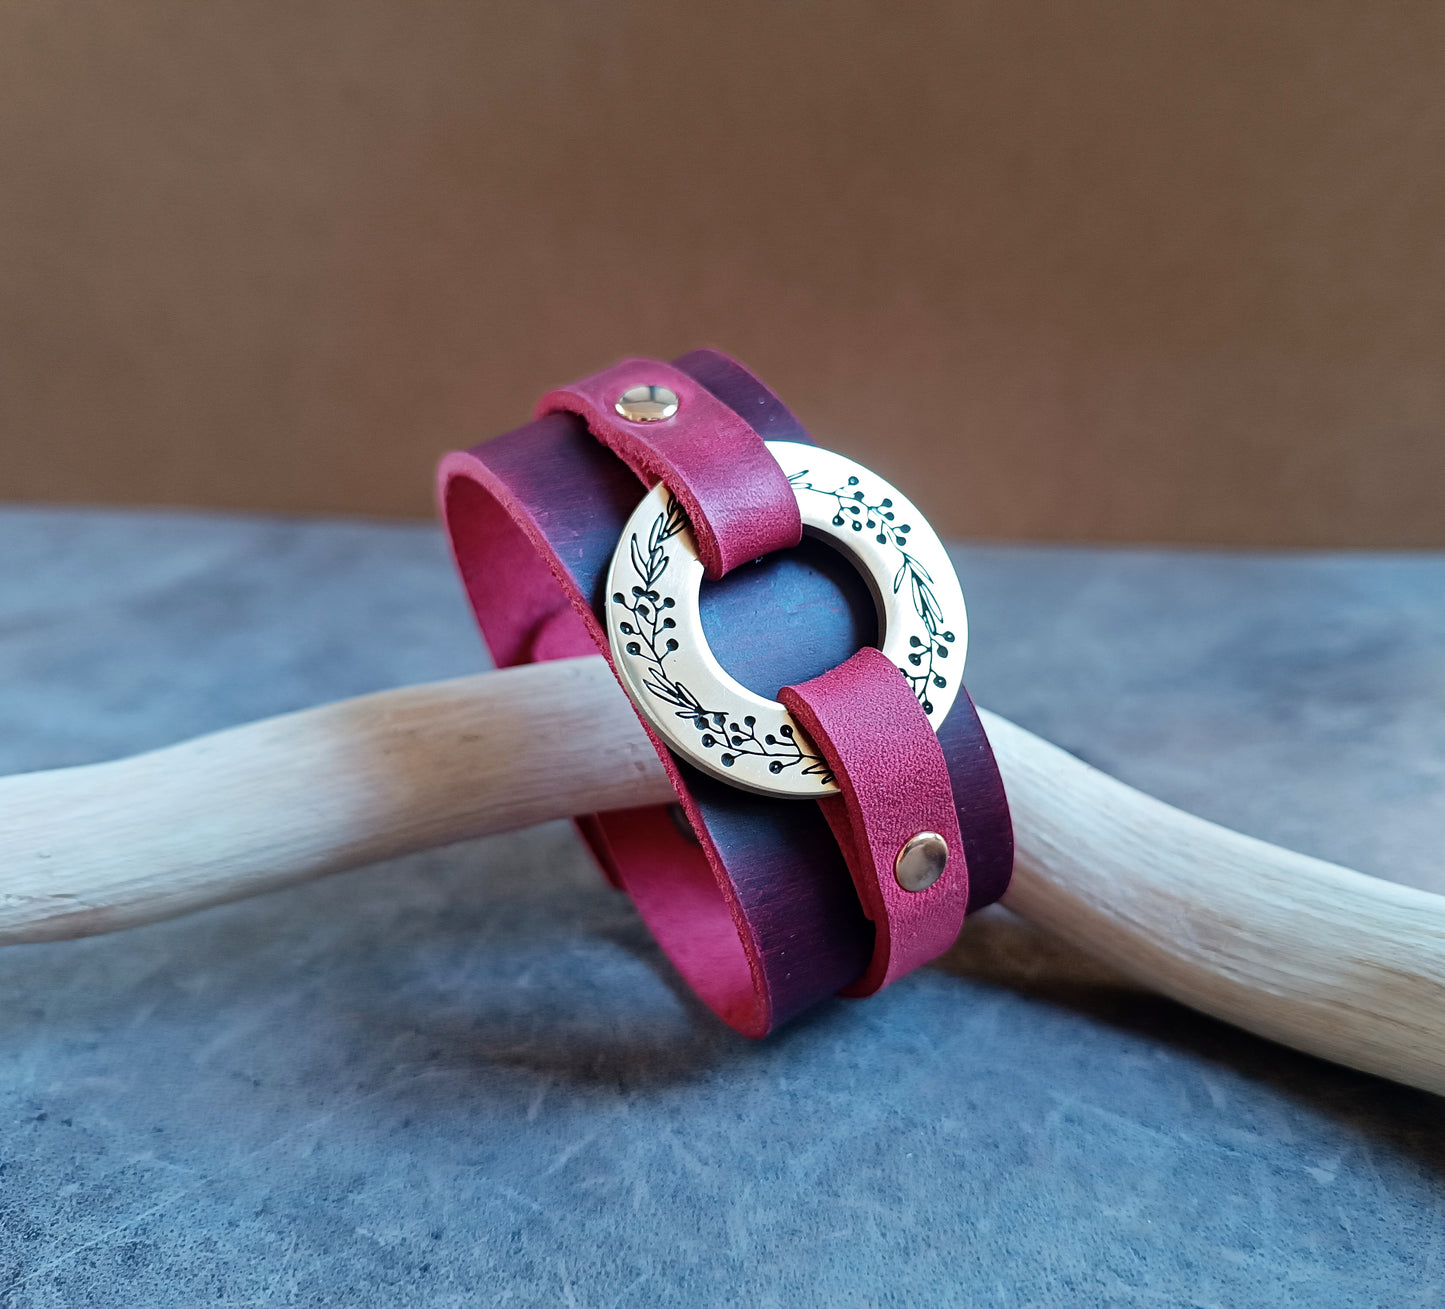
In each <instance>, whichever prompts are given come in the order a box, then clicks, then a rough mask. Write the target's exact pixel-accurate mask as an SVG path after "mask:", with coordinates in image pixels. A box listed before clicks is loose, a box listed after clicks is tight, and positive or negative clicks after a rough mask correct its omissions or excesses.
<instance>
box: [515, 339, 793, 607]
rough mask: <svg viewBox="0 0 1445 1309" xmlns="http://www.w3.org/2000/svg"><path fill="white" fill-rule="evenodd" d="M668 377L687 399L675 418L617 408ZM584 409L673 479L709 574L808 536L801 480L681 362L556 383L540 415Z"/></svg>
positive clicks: (646, 362)
mask: <svg viewBox="0 0 1445 1309" xmlns="http://www.w3.org/2000/svg"><path fill="white" fill-rule="evenodd" d="M642 385H648V386H665V387H667V388H668V389H669V390H670V391H672V392H674V393H675V394H676V396H677V398H678V407H677V412H676V413H675V414H674V415H673V416H672V417H671V418H664V419H660V420H657V421H654V422H632V421H630V420H628V419H626V418H623V417H622V416H621V415H620V414H619V413H618V412H617V409H616V402H617V399H618V397H619V396H621V395H622V394H623V392H625V391H627V390H628V389H629V388H631V387H634V386H642ZM558 411H565V412H568V413H574V414H577V415H578V416H579V417H581V418H582V419H583V421H584V422H586V424H587V429H588V431H590V432H591V433H592V435H593V436H595V437H596V438H597V439H598V440H599V441H601V442H602V443H603V444H604V445H606V446H607V448H608V449H609V450H612V451H613V452H614V453H615V454H617V455H619V456H620V457H621V458H622V459H623V460H624V461H625V462H626V463H627V465H628V466H629V467H630V468H631V469H632V470H633V471H634V472H635V473H637V475H638V476H639V477H641V478H642V479H643V480H644V481H645V482H647V483H648V485H649V486H650V485H652V484H654V483H656V482H659V481H661V482H666V483H667V486H668V489H669V490H671V491H672V493H673V494H674V495H676V496H677V498H678V499H679V500H681V501H682V504H683V507H684V508H685V509H686V510H687V516H688V519H689V521H690V522H691V524H692V529H693V536H694V538H695V539H696V541H697V548H698V554H699V556H700V557H701V559H702V562H703V566H704V568H706V570H707V574H708V576H709V577H712V578H714V579H715V578H718V577H721V576H722V575H723V574H724V573H726V572H728V571H729V570H730V569H732V568H735V567H737V565H738V564H743V563H748V562H749V561H751V560H753V559H757V558H759V557H760V556H762V555H765V554H770V553H771V552H772V551H774V550H784V549H787V548H789V547H791V546H795V545H797V544H798V542H799V541H801V540H802V539H803V523H802V519H801V518H800V516H799V514H798V501H797V497H796V496H795V495H794V493H793V488H792V486H791V485H790V484H789V482H788V479H787V477H786V476H784V474H783V470H782V469H781V468H779V467H778V461H777V460H776V459H774V458H773V456H772V455H771V454H769V453H768V448H767V446H766V445H764V444H763V438H762V437H761V436H759V435H758V433H757V431H756V430H755V429H754V428H753V427H752V426H751V425H750V424H749V423H748V422H747V421H745V419H744V418H743V417H742V416H740V415H739V414H737V413H736V412H735V411H734V410H732V409H730V408H729V407H728V406H727V405H726V404H724V403H723V402H722V401H721V400H719V399H718V398H717V397H716V396H715V395H713V394H712V393H711V392H710V391H708V390H707V389H706V388H704V387H703V386H701V385H700V384H699V383H697V382H696V381H694V380H693V379H692V378H691V377H689V376H688V375H687V374H686V373H684V372H683V371H682V370H681V369H678V368H674V367H673V366H672V365H671V364H664V363H659V362H658V361H656V360H653V359H625V360H623V361H622V363H620V364H616V365H615V366H613V367H612V368H608V369H605V370H604V371H603V372H600V373H594V374H593V375H592V376H591V377H587V378H584V379H583V380H582V381H580V382H574V383H573V384H572V385H571V386H565V387H562V388H560V389H559V390H556V391H551V392H549V393H548V394H547V395H545V396H543V397H542V401H541V403H540V404H538V406H537V417H539V418H541V417H543V416H544V415H546V414H550V413H556V412H558Z"/></svg>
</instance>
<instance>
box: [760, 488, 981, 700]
mask: <svg viewBox="0 0 1445 1309" xmlns="http://www.w3.org/2000/svg"><path fill="white" fill-rule="evenodd" d="M807 476H808V470H807V469H806V468H804V469H801V470H800V471H798V472H796V473H793V474H791V475H790V476H789V478H788V481H789V482H791V483H792V484H793V486H794V488H795V489H797V490H799V491H812V492H813V493H814V494H816V495H821V496H826V497H829V498H831V499H832V500H833V502H834V505H835V506H836V509H837V512H836V513H835V514H834V515H833V526H834V527H842V526H844V525H845V524H847V525H848V526H850V527H851V528H852V529H853V531H855V532H858V533H860V534H861V533H863V532H868V533H870V534H871V535H872V536H873V538H874V539H875V540H876V541H877V542H878V544H879V545H891V546H892V547H893V548H894V550H896V551H897V552H898V559H899V564H898V571H897V572H896V573H895V574H894V575H893V594H894V595H897V594H898V592H899V591H900V590H902V589H903V586H904V584H905V583H906V584H907V586H908V593H909V599H910V600H912V602H913V612H914V613H916V614H917V615H918V617H919V619H920V620H921V621H922V623H923V631H924V635H923V636H921V637H920V636H910V637H909V638H908V645H909V647H910V649H911V650H912V651H913V653H912V654H910V655H909V656H908V663H909V666H910V667H911V668H912V669H913V670H914V671H912V672H910V671H909V670H908V668H900V669H899V670H898V671H899V672H901V673H902V674H903V676H904V677H906V678H907V679H908V684H909V686H911V687H912V688H913V694H914V695H916V696H917V697H918V703H919V704H921V705H922V706H923V712H924V713H926V714H931V713H932V712H933V701H932V700H930V699H929V695H928V693H929V691H930V690H939V691H941V690H942V689H943V688H944V687H946V686H947V685H948V679H947V678H946V677H944V675H943V674H942V673H941V672H939V671H938V664H939V661H940V660H943V659H947V658H948V653H949V647H950V646H952V645H953V643H954V641H955V640H957V637H956V636H955V635H954V633H953V632H950V631H946V630H944V629H943V610H942V609H941V608H940V607H939V604H938V597H937V596H936V595H934V593H933V578H932V577H931V576H930V575H929V572H928V570H927V569H926V568H925V567H924V566H923V565H922V563H920V562H919V561H918V559H917V558H915V557H914V556H913V555H912V554H910V553H909V550H908V534H909V532H910V531H912V527H911V526H910V524H908V523H900V522H898V520H897V514H896V513H895V511H894V508H893V501H892V499H891V498H890V497H888V496H883V497H882V498H881V499H879V500H877V501H876V502H875V501H872V500H870V499H869V498H868V496H867V495H866V494H865V493H864V492H863V491H862V489H861V488H860V487H859V484H858V479H857V478H856V477H850V478H849V479H848V481H847V484H846V485H844V486H839V487H833V488H829V487H824V486H815V485H814V484H813V483H812V482H808V481H805V480H804V479H805V478H806V477H807ZM925 638H926V639H925Z"/></svg>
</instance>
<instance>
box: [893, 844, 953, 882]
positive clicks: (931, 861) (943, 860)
mask: <svg viewBox="0 0 1445 1309" xmlns="http://www.w3.org/2000/svg"><path fill="white" fill-rule="evenodd" d="M947 865H948V842H947V841H945V840H944V839H943V838H942V837H941V836H939V834H938V833H937V832H919V833H918V835H917V836H910V837H909V838H908V840H906V841H905V842H904V843H903V848H902V849H901V850H900V851H899V852H898V858H897V859H895V860H894V861H893V876H894V877H896V878H897V879H898V885H899V886H901V887H902V888H903V889H904V890H905V891H926V890H928V888H929V887H930V886H932V885H933V884H934V883H935V882H936V881H938V879H939V878H940V877H942V876H943V870H944V868H945V867H947Z"/></svg>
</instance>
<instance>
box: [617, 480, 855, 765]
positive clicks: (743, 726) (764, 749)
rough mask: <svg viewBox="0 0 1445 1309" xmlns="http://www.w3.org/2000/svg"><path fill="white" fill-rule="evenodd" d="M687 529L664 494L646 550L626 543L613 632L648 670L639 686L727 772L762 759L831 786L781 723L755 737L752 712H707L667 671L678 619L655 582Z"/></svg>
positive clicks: (675, 504) (819, 762)
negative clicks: (629, 579)
mask: <svg viewBox="0 0 1445 1309" xmlns="http://www.w3.org/2000/svg"><path fill="white" fill-rule="evenodd" d="M687 525H688V522H687V515H686V513H685V512H684V511H683V508H682V506H681V505H679V504H678V502H677V499H676V497H674V496H673V495H671V494H670V493H669V495H668V497H667V503H666V505H665V506H664V508H663V511H662V513H660V514H659V515H658V516H657V518H656V519H654V520H653V523H652V526H651V527H650V528H649V529H648V533H647V542H646V546H645V547H644V546H643V545H642V544H641V543H639V541H638V539H637V534H636V533H635V532H634V533H633V535H632V538H631V540H630V542H629V543H628V550H629V554H630V556H631V560H632V571H633V572H634V573H635V574H636V576H637V581H636V582H635V583H634V584H633V586H632V587H631V593H630V594H626V593H624V592H622V591H615V592H613V594H612V603H613V604H614V605H616V606H617V607H618V608H620V609H621V610H622V611H623V612H624V613H626V614H627V615H628V617H627V618H626V619H623V620H621V621H619V622H618V624H617V629H618V631H620V632H621V633H622V634H623V636H625V637H627V638H628V640H627V642H626V644H625V645H624V646H623V649H624V650H625V651H626V652H627V653H628V654H629V655H631V656H633V657H634V658H636V659H640V660H641V661H642V662H643V663H644V664H645V665H646V666H647V671H646V673H645V674H644V675H643V678H642V685H643V686H644V687H645V688H646V689H647V691H648V692H649V694H651V695H654V696H656V697H657V698H658V699H659V700H661V701H663V702H664V703H665V704H669V705H671V706H672V709H673V712H674V713H675V714H676V715H677V717H678V718H682V719H685V720H687V721H688V722H690V723H691V724H692V726H693V727H695V728H696V729H697V730H698V733H699V737H698V742H699V744H700V745H701V746H702V747H703V749H704V750H717V751H718V752H719V753H718V756H717V757H718V762H719V763H721V764H722V766H723V767H724V768H731V767H732V766H733V765H734V764H735V763H736V762H737V761H738V759H739V758H741V757H743V756H751V757H753V758H758V759H766V760H767V761H768V771H769V772H770V773H774V774H777V773H782V772H784V771H785V770H787V769H790V768H797V769H798V770H799V771H800V773H801V774H802V775H804V776H812V777H817V778H818V780H819V781H820V782H822V783H824V784H827V783H830V782H832V780H833V772H832V770H831V769H830V768H829V767H828V765H827V762H826V761H825V760H824V759H822V758H821V757H820V756H818V755H815V754H812V753H810V752H809V751H807V750H805V749H804V748H803V746H802V744H801V743H800V742H799V741H798V739H797V736H796V734H795V733H794V731H793V729H792V727H790V726H789V725H787V724H786V723H785V724H784V725H783V726H781V727H779V728H778V730H777V733H776V734H774V733H773V732H765V733H764V734H763V735H762V736H761V737H759V736H758V732H757V720H756V719H755V718H754V717H753V716H752V715H751V714H748V715H747V716H745V717H744V718H743V719H742V720H741V721H738V720H737V719H734V718H732V717H731V716H730V715H728V714H726V713H724V712H722V711H720V710H717V709H709V708H708V707H707V706H706V705H704V704H703V703H702V701H701V700H699V699H698V697H697V695H696V694H695V693H694V692H693V691H692V690H691V689H689V688H688V687H687V685H686V684H684V683H683V682H681V681H678V680H677V679H676V678H674V677H672V676H671V675H670V673H669V672H668V667H667V664H668V660H669V659H670V658H671V656H672V655H673V654H675V653H676V652H677V649H678V640H677V637H676V636H674V635H673V633H674V632H675V631H676V630H677V620H676V619H675V618H674V617H673V616H672V615H671V614H670V613H668V610H670V609H673V608H675V607H676V603H677V602H676V601H675V600H674V599H673V598H672V597H671V596H670V595H663V594H661V592H660V591H659V590H658V586H657V584H658V582H659V581H661V579H662V575H663V574H664V573H665V572H667V565H668V554H667V551H666V550H665V549H664V546H665V545H666V544H667V542H668V541H670V540H671V539H672V538H673V537H674V536H676V535H677V534H678V533H679V532H680V531H682V530H683V528H685V527H686V526H687Z"/></svg>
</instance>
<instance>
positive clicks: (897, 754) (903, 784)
mask: <svg viewBox="0 0 1445 1309" xmlns="http://www.w3.org/2000/svg"><path fill="white" fill-rule="evenodd" d="M779 699H781V700H782V702H783V704H784V705H785V706H786V707H787V709H788V711H789V712H790V713H791V714H792V715H793V716H794V717H795V718H796V719H797V720H798V722H799V723H800V724H801V725H802V727H803V730H804V731H806V732H807V733H808V735H809V736H810V737H812V739H813V743H814V744H815V745H816V746H817V747H818V748H819V749H820V750H821V751H822V752H823V756H824V757H825V758H826V759H827V761H828V764H829V766H830V767H831V768H832V769H833V774H834V776H835V777H836V778H837V780H838V785H839V788H840V789H841V794H840V795H836V796H829V797H828V798H827V799H825V800H821V801H819V807H820V808H821V809H822V810H823V813H824V816H825V817H826V818H827V820H828V825H829V826H830V827H831V828H832V829H833V834H834V836H835V837H837V840H838V845H839V847H840V848H841V849H842V851H843V856H844V858H845V859H846V860H847V863H848V871H849V872H850V873H851V874H852V876H853V882H854V885H855V886H856V887H857V889H858V898H859V900H861V901H862V904H863V912H864V913H865V914H866V915H867V916H868V917H869V918H870V919H871V920H872V921H873V926H874V929H875V932H876V935H875V936H874V940H873V957H872V959H871V960H870V961H869V964H868V968H867V970H866V971H865V972H864V973H863V975H862V976H861V977H860V978H859V979H858V980H857V981H856V982H854V983H853V984H852V985H851V986H849V987H848V988H847V989H846V990H845V991H844V992H843V994H844V995H852V996H863V995H872V994H873V992H875V991H877V990H879V989H881V988H882V987H885V986H887V985H888V983H889V982H892V981H895V980H896V979H898V978H899V977H902V976H903V975H904V974H905V973H908V972H911V971H912V970H913V969H915V968H917V967H919V966H920V965H922V964H926V963H927V962H928V961H929V960H930V959H935V958H937V957H938V956H939V955H940V954H942V953H943V952H944V951H945V950H947V949H948V948H949V946H951V945H952V944H953V942H954V940H955V938H956V937H957V936H958V932H959V929H960V928H961V927H962V926H963V916H964V912H965V910H966V909H967V907H968V865H967V861H966V860H965V858H964V853H963V836H962V833H961V831H960V829H959V823H958V812H957V809H956V807H955V805H954V797H953V784H952V782H951V781H950V780H949V775H948V764H947V763H946V762H945V760H944V757H943V749H942V747H941V746H940V745H939V743H938V737H937V736H936V735H935V734H934V731H933V728H932V727H931V726H929V722H928V717H927V715H925V714H924V712H923V709H922V707H921V706H920V705H919V703H918V700H917V698H916V697H915V696H914V694H913V691H912V689H911V688H910V687H909V685H908V682H907V679H905V678H904V676H903V674H902V673H900V672H899V671H898V669H897V668H895V667H894V666H893V664H892V662H891V661H890V660H888V659H887V658H886V657H885V656H884V655H883V653H882V652H881V651H879V650H875V649H873V648H872V647H871V646H864V647H863V649H861V650H859V651H858V652H857V654H855V655H853V656H852V658H850V659H848V660H846V661H845V662H844V663H841V664H839V665H838V667H836V668H833V669H830V670H829V671H828V672H826V673H824V674H822V675H821V676H820V677H815V678H813V679H812V680H811V681H808V682H802V683H800V684H799V685H797V686H785V687H783V688H782V690H781V692H780V693H779ZM921 832H936V833H937V834H938V835H939V836H941V837H943V839H944V840H945V841H946V842H947V844H948V851H949V855H948V862H947V864H946V865H945V867H944V870H943V873H942V874H941V875H940V876H939V878H938V880H937V881H935V882H934V883H933V885H932V886H930V887H928V888H926V889H925V890H922V891H906V890H904V889H903V887H902V886H900V885H899V883H898V879H897V877H896V876H895V874H894V862H895V860H896V859H897V857H898V854H899V852H900V850H902V848H903V846H904V844H905V843H906V842H907V841H908V840H909V839H910V838H912V837H914V836H916V835H918V834H919V833H921Z"/></svg>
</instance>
